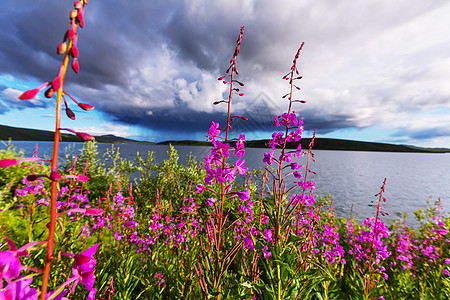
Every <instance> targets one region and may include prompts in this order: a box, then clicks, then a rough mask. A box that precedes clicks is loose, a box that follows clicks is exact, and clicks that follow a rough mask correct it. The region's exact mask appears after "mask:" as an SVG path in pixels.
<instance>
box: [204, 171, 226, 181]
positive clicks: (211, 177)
mask: <svg viewBox="0 0 450 300" xmlns="http://www.w3.org/2000/svg"><path fill="white" fill-rule="evenodd" d="M206 172H207V173H208V176H206V178H205V183H206V184H207V185H211V184H212V183H213V181H214V182H215V183H219V182H225V177H224V176H223V170H222V168H220V167H217V168H216V169H215V170H213V169H211V168H209V167H206Z"/></svg>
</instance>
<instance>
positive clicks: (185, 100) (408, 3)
mask: <svg viewBox="0 0 450 300" xmlns="http://www.w3.org/2000/svg"><path fill="white" fill-rule="evenodd" d="M2 4H3V5H2V9H1V10H0V124H2V125H8V126H15V127H25V128H35V129H43V130H54V128H55V120H54V116H55V100H54V99H47V98H45V97H44V95H43V93H41V94H40V95H39V96H38V97H37V98H35V99H34V100H32V101H21V100H18V99H17V97H18V96H19V95H20V94H21V93H22V92H23V91H25V90H28V89H31V88H36V87H38V86H40V85H41V84H42V83H44V82H47V81H51V80H53V78H54V77H55V76H56V74H57V72H58V69H59V66H60V64H61V61H62V56H61V55H57V54H56V47H57V45H58V44H59V43H61V41H62V38H63V35H64V32H65V31H66V30H67V29H68V22H69V18H68V15H69V11H70V10H71V9H72V7H73V6H72V5H73V1H66V0H46V1H44V0H4V1H3V2H2ZM449 15H450V2H449V1H447V0H429V1H423V0H396V1H388V0H367V1H356V0H354V1H349V0H345V1H335V0H316V1H306V0H296V1H293V0H277V1H269V0H259V1H257V0H214V1H211V0H145V1H144V0H133V1H125V0H114V1H98V0H91V1H89V5H87V6H86V14H85V27H84V28H81V29H80V30H79V31H78V36H79V40H78V49H79V52H80V54H79V64H80V72H79V74H74V73H73V72H72V71H68V75H67V77H66V81H65V84H64V89H65V91H67V92H68V93H70V94H71V95H73V96H74V97H75V98H77V99H78V100H79V101H80V102H83V103H89V104H91V105H94V106H95V109H94V110H92V111H89V112H84V111H82V110H80V109H78V108H77V106H76V105H74V103H71V104H69V105H70V107H71V108H72V110H73V111H74V112H75V115H76V120H74V121H73V120H70V119H68V118H63V120H62V125H61V126H62V127H69V128H72V129H74V130H76V131H83V132H88V133H90V134H92V135H103V134H114V135H117V136H122V137H127V138H132V139H138V140H146V141H155V142H159V141H164V140H180V139H195V140H206V138H205V136H206V135H207V132H208V128H209V124H210V123H211V121H215V122H219V123H220V124H222V125H223V124H224V122H226V106H225V105H224V104H222V105H213V102H214V101H217V100H221V99H224V98H226V97H227V93H228V91H227V87H228V86H227V85H224V84H223V83H222V82H221V81H218V80H217V78H218V77H220V76H223V75H225V74H226V73H225V72H226V70H227V68H228V66H229V61H230V58H231V56H232V54H233V52H234V48H235V45H236V39H237V37H238V34H239V31H240V27H241V26H245V32H244V37H243V40H242V46H241V52H240V55H239V57H238V60H237V66H238V69H239V76H238V79H239V80H240V81H242V82H244V83H245V86H244V87H242V88H241V91H240V92H243V93H244V94H245V95H244V96H242V97H239V96H236V97H234V98H233V100H232V114H233V115H241V116H245V117H248V118H249V120H248V121H247V122H244V121H242V120H236V121H235V122H234V124H233V127H234V129H233V134H238V133H245V134H246V136H247V139H260V138H269V137H270V136H271V133H272V132H273V131H274V130H277V128H276V127H273V124H272V123H273V120H274V116H275V115H278V114H281V113H283V112H284V111H285V110H286V109H287V105H288V103H287V102H286V99H283V98H282V96H283V95H284V94H286V93H287V92H289V85H288V82H287V81H285V80H283V79H282V77H283V76H284V75H285V74H286V73H288V72H289V70H290V67H291V65H292V60H293V58H294V56H295V53H296V52H297V49H298V48H299V46H300V44H301V43H302V42H305V46H304V48H303V50H302V53H301V55H300V58H299V61H298V67H299V71H300V73H301V75H302V76H303V79H301V80H300V81H298V85H299V86H300V87H301V90H300V91H298V92H296V94H295V98H296V99H302V100H306V103H305V104H300V103H297V104H295V105H294V110H295V111H296V112H297V114H298V115H299V116H300V117H301V118H302V119H303V120H304V127H305V132H304V134H303V136H304V137H311V136H312V133H313V131H314V130H315V129H316V130H317V136H318V137H329V138H342V139H351V140H362V141H373V142H388V143H396V144H409V145H417V146H427V147H450V118H449V115H450V18H449V17H448V16H449Z"/></svg>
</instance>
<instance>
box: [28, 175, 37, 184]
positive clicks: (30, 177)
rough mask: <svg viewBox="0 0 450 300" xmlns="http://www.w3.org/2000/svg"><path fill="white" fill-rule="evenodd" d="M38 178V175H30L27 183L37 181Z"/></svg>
mask: <svg viewBox="0 0 450 300" xmlns="http://www.w3.org/2000/svg"><path fill="white" fill-rule="evenodd" d="M38 178H39V176H38V175H37V174H30V175H27V181H28V182H33V181H36V179H38Z"/></svg>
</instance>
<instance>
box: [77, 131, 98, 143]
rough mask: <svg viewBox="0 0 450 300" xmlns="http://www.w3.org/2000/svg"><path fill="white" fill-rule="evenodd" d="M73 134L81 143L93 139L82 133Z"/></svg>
mask: <svg viewBox="0 0 450 300" xmlns="http://www.w3.org/2000/svg"><path fill="white" fill-rule="evenodd" d="M75 134H76V135H77V136H78V137H79V138H80V139H82V140H83V141H92V140H94V139H95V138H94V137H93V136H92V135H90V134H87V133H84V132H76V133H75Z"/></svg>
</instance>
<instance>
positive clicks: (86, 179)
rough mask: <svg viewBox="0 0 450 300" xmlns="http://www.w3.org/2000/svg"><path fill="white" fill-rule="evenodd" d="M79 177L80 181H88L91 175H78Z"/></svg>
mask: <svg viewBox="0 0 450 300" xmlns="http://www.w3.org/2000/svg"><path fill="white" fill-rule="evenodd" d="M77 179H78V181H80V182H86V181H89V177H87V176H84V175H78V177H77Z"/></svg>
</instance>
